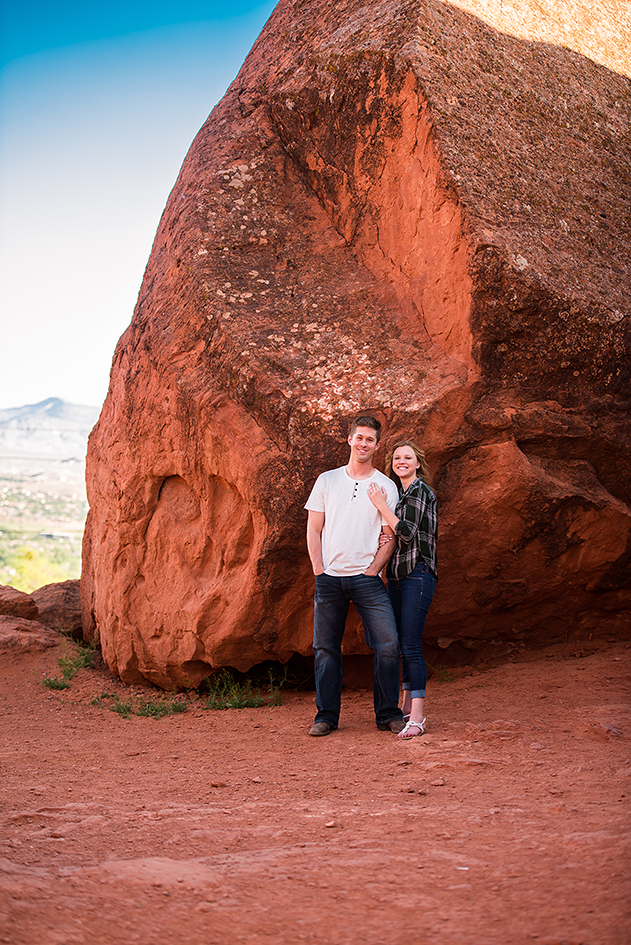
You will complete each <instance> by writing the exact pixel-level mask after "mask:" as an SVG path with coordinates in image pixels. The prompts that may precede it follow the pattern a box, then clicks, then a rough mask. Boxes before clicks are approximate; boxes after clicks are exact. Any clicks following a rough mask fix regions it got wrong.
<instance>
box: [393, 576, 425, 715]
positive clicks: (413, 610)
mask: <svg viewBox="0 0 631 945" xmlns="http://www.w3.org/2000/svg"><path fill="white" fill-rule="evenodd" d="M436 581H437V579H436V576H435V575H434V574H432V572H431V571H430V570H429V568H428V567H427V565H426V564H425V563H424V562H423V561H419V563H418V564H417V565H416V567H415V568H414V570H413V571H411V572H410V573H409V574H408V576H407V577H405V578H403V580H401V581H398V580H394V579H392V578H388V596H389V597H390V601H391V603H392V609H393V610H394V616H395V620H396V622H397V630H398V631H399V642H400V644H401V664H402V668H403V688H404V689H409V690H410V698H412V699H424V698H425V687H426V685H427V665H426V663H425V657H424V656H423V630H424V628H425V620H426V618H427V612H428V611H429V607H430V604H431V602H432V598H433V596H434V594H435V592H436Z"/></svg>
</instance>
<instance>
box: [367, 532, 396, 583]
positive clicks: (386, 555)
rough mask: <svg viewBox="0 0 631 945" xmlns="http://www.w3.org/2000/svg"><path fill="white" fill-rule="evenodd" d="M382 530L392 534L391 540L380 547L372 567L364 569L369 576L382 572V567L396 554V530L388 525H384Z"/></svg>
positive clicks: (386, 533)
mask: <svg viewBox="0 0 631 945" xmlns="http://www.w3.org/2000/svg"><path fill="white" fill-rule="evenodd" d="M381 531H382V532H383V533H384V534H385V535H389V536H390V541H387V542H386V543H385V545H382V546H381V548H379V550H378V552H377V554H376V555H375V557H374V558H373V559H372V562H371V564H370V567H369V568H366V570H365V571H364V574H367V575H368V576H369V577H376V575H378V574H379V573H380V572H381V570H382V568H383V567H384V566H385V565H386V564H387V563H388V561H389V560H390V558H391V557H392V555H393V554H394V549H395V546H396V541H395V540H394V532H393V531H392V529H391V528H390V527H389V526H388V525H382V526H381Z"/></svg>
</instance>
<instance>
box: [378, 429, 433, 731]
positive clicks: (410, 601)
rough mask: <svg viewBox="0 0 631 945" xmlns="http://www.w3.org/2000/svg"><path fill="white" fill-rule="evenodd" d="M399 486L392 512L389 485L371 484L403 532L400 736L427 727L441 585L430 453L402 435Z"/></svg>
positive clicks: (396, 576)
mask: <svg viewBox="0 0 631 945" xmlns="http://www.w3.org/2000/svg"><path fill="white" fill-rule="evenodd" d="M386 471H387V472H388V474H389V475H390V478H391V479H392V480H394V482H395V483H396V485H397V486H398V488H399V501H398V503H397V506H396V509H395V511H394V512H392V511H391V510H390V509H389V508H388V505H387V502H386V494H385V492H384V490H383V489H382V488H381V487H380V486H378V485H377V484H376V483H371V485H370V486H369V487H368V490H367V492H368V495H369V497H370V501H371V502H372V503H373V505H374V506H375V507H376V508H377V509H379V511H380V512H381V514H382V516H383V518H384V519H385V521H386V522H387V524H388V525H390V527H391V528H392V529H393V530H394V533H395V536H396V537H397V538H398V543H397V548H396V550H395V552H394V554H393V556H392V557H391V558H390V561H389V562H388V570H387V576H388V594H389V596H390V600H391V602H392V607H393V609H394V615H395V617H396V621H397V627H398V630H399V640H400V643H401V660H402V664H403V707H402V708H403V717H404V719H407V722H406V725H405V728H404V729H403V730H402V731H401V732H400V733H399V735H398V736H397V737H398V738H414V737H415V736H416V735H423V734H424V732H425V722H426V719H425V715H424V701H425V686H426V683H427V666H426V664H425V658H424V657H423V646H422V639H423V628H424V627H425V619H426V617H427V612H428V610H429V606H430V604H431V602H432V598H433V596H434V592H435V591H436V582H437V580H438V577H437V573H436V538H437V529H438V509H437V503H436V496H435V495H434V493H433V492H432V490H431V489H430V487H429V485H428V482H427V480H428V471H427V466H426V464H425V454H424V452H423V450H422V449H420V448H419V447H418V446H417V445H416V444H415V443H414V442H413V441H412V440H400V441H399V442H398V443H395V445H394V447H393V448H392V450H391V451H390V453H389V454H388V461H387V470H386Z"/></svg>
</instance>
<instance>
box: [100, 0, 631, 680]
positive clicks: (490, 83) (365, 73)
mask: <svg viewBox="0 0 631 945" xmlns="http://www.w3.org/2000/svg"><path fill="white" fill-rule="evenodd" d="M466 6H467V10H466V11H465V10H463V9H460V8H459V7H458V6H456V5H454V4H452V3H447V2H445V3H442V2H438V0H422V2H421V0H407V2H404V0H398V2H397V0H372V2H365V0H363V2H362V0H336V2H335V3H332V2H331V0H309V2H305V0H281V2H280V3H279V5H278V7H277V8H276V10H275V12H274V14H273V15H272V17H271V19H270V21H269V23H268V24H267V26H266V28H265V29H264V30H263V32H262V34H261V36H260V37H259V39H258V40H257V42H256V44H255V45H254V47H253V49H252V51H251V53H250V55H249V57H248V59H247V60H246V62H245V64H244V66H243V68H242V70H241V72H240V73H239V75H238V76H237V78H236V79H235V81H234V83H233V84H232V86H231V87H230V89H229V90H228V92H227V93H226V95H225V97H224V99H223V100H222V102H221V103H220V104H219V105H218V106H217V107H216V108H215V109H214V111H213V112H212V114H211V116H210V118H209V119H208V121H207V122H206V124H205V125H204V127H203V128H202V129H201V131H200V132H199V135H198V136H197V138H196V139H195V141H194V143H193V145H192V147H191V149H190V151H189V154H188V155H187V157H186V160H185V162H184V164H183V167H182V171H181V173H180V176H179V178H178V181H177V183H176V185H175V187H174V189H173V192H172V193H171V195H170V197H169V201H168V203H167V206H166V209H165V212H164V215H163V218H162V221H161V223H160V227H159V229H158V233H157V235H156V239H155V243H154V247H153V251H152V254H151V258H150V260H149V263H148V266H147V271H146V274H145V279H144V282H143V285H142V288H141V291H140V295H139V299H138V304H137V307H136V311H135V314H134V318H133V321H132V323H131V325H130V327H129V329H128V330H127V332H126V333H125V334H124V335H123V337H122V338H121V341H120V343H119V345H118V348H117V350H116V354H115V357H114V363H113V368H112V375H111V385H110V390H109V393H108V397H107V400H106V403H105V406H104V408H103V412H102V414H101V417H100V420H99V422H98V424H97V426H96V428H95V430H94V431H93V433H92V436H91V439H90V444H89V449H88V463H87V483H88V497H89V502H90V506H91V511H90V515H89V518H88V523H87V527H86V533H85V540H84V561H83V577H82V602H83V620H84V630H85V632H86V634H87V635H88V636H91V637H99V638H100V641H101V644H102V647H103V654H104V657H105V659H106V662H107V663H108V665H109V666H110V668H111V669H112V670H114V671H115V672H117V673H118V674H119V675H120V676H121V678H122V679H123V680H126V681H128V682H141V681H143V680H148V681H151V682H153V683H156V684H157V685H160V686H164V687H170V686H177V685H188V684H193V685H195V684H197V683H198V682H199V681H200V679H201V678H203V676H204V675H206V674H207V673H208V672H209V671H210V670H211V669H214V668H217V667H220V666H226V665H231V666H234V667H237V668H239V669H246V668H247V667H249V666H251V665H253V664H255V663H257V662H260V661H263V660H266V659H279V660H287V659H288V658H289V657H290V656H291V655H292V654H293V653H302V654H307V653H309V652H310V643H311V621H312V609H311V595H312V587H313V579H312V575H311V569H310V566H309V562H308V558H307V554H306V547H305V539H304V529H305V518H306V516H305V513H304V512H303V503H304V501H305V498H306V496H307V494H308V492H309V489H310V488H311V485H312V484H313V481H314V480H315V478H316V476H317V475H318V473H320V472H321V471H322V470H324V469H327V468H330V467H333V466H336V465H340V464H342V463H344V462H345V461H346V458H347V455H348V453H347V446H346V434H347V431H348V424H349V419H350V418H351V417H352V415H353V414H355V413H357V412H359V411H360V410H361V411H365V410H372V411H374V412H375V413H376V414H377V415H379V416H380V417H381V419H382V421H383V423H384V428H385V440H386V441H388V440H392V439H393V438H395V437H398V436H400V435H402V434H406V435H410V434H413V435H414V436H415V437H416V438H418V439H419V440H420V441H421V442H422V443H423V444H424V446H425V449H426V451H427V455H428V460H429V465H430V469H431V471H432V474H433V478H434V485H435V488H436V491H437V494H438V498H439V504H440V513H441V532H440V548H439V568H440V581H439V588H438V592H437V595H436V598H435V601H434V604H433V607H432V611H431V613H430V620H429V621H428V626H427V630H426V635H427V638H428V639H429V640H430V641H431V640H434V641H438V643H439V644H440V645H441V646H443V647H448V646H449V645H451V641H457V643H456V644H454V645H465V646H467V647H475V646H476V645H478V642H479V641H483V640H484V641H492V640H495V639H498V638H502V639H504V640H506V639H508V640H510V641H512V642H514V643H515V645H520V644H521V645H523V644H524V642H527V641H529V640H543V639H558V638H559V637H562V638H563V637H565V638H567V637H568V635H572V639H574V638H576V639H578V638H580V636H581V635H587V636H588V635H589V634H598V633H603V632H604V633H623V632H625V631H626V632H628V629H629V623H630V620H629V617H630V610H631V585H630V583H629V564H630V560H631V512H630V509H629V497H630V495H631V481H630V480H631V463H630V462H629V446H630V442H631V425H630V421H629V412H628V411H629V379H630V378H629V374H630V370H631V359H630V357H629V355H630V354H631V333H630V328H629V325H630V310H629V301H628V299H629V284H630V281H631V280H630V275H631V261H630V256H629V252H628V247H629V242H630V238H631V222H630V221H631V145H630V138H629V122H630V116H631V108H630V104H631V95H630V82H629V78H628V76H627V75H625V74H622V72H623V65H621V64H620V62H618V59H616V57H615V56H614V57H613V59H612V62H611V64H610V66H609V67H607V65H603V64H602V62H603V60H602V59H601V60H600V62H595V61H593V60H592V59H590V58H588V56H587V55H585V54H584V53H585V52H587V53H589V50H583V52H581V50H582V48H583V47H582V46H581V45H580V36H579V37H578V38H575V42H574V48H573V49H570V48H565V47H564V46H562V45H555V44H553V43H546V42H542V41H540V39H537V37H536V35H528V36H527V37H526V38H524V36H516V35H511V30H510V29H509V26H510V24H509V22H508V20H506V10H507V8H509V7H510V4H504V5H502V4H500V3H499V0H497V2H495V3H494V2H483V0H480V2H479V4H478V3H476V2H475V0H471V2H468V3H467V4H466ZM516 6H518V5H516V4H514V5H513V7H516ZM521 6H522V7H523V6H524V4H522V5H521ZM526 6H527V5H526ZM540 6H541V4H538V5H537V7H538V8H539V7H540ZM583 8H584V10H585V11H586V13H587V11H588V10H590V9H591V8H590V6H589V5H588V4H587V3H585V4H581V3H577V2H568V3H566V4H564V3H556V4H554V5H553V7H551V10H552V12H550V15H549V17H548V19H547V20H546V19H545V17H544V19H543V21H542V22H544V23H547V24H548V25H549V24H550V23H552V22H553V17H554V16H556V17H557V20H556V21H555V22H557V23H561V22H567V21H568V18H569V19H571V16H570V14H571V15H572V16H573V15H575V14H576V13H577V11H578V12H580V10H582V9H583ZM511 9H512V7H511ZM501 11H503V13H502V15H503V16H504V21H503V22H502V24H499V25H497V24H496V25H493V16H494V15H497V16H499V12H501ZM476 14H478V15H476ZM482 16H484V19H482ZM513 32H515V31H513ZM552 32H553V33H554V31H552ZM556 41H557V40H555V42H556ZM591 42H592V44H593V43H594V35H593V31H592V33H591ZM570 45H571V44H570ZM596 45H597V43H596ZM603 45H605V44H604V43H603ZM628 48H629V47H628V44H627V46H626V47H625V46H624V44H623V45H622V46H621V47H616V49H617V50H618V52H620V50H623V52H620V56H621V57H622V60H624V56H625V55H628V52H626V53H625V52H624V50H625V49H626V50H627V51H628ZM620 56H619V57H618V58H620ZM614 60H615V62H614ZM627 67H628V62H627V61H626V60H624V68H625V69H627ZM345 647H346V651H347V652H348V653H356V654H361V653H366V652H367V650H366V648H365V645H364V643H363V640H362V634H361V627H360V626H359V624H358V621H357V619H356V618H349V624H348V627H347V634H346V639H345Z"/></svg>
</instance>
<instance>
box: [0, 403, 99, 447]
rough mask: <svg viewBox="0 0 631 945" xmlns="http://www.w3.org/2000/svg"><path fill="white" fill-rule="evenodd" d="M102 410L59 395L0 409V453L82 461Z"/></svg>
mask: <svg viewBox="0 0 631 945" xmlns="http://www.w3.org/2000/svg"><path fill="white" fill-rule="evenodd" d="M99 413H100V408H99V407H87V406H81V405H77V404H71V403H68V401H66V400H61V399H60V398H59V397H49V398H48V399H47V400H42V401H41V402H40V403H38V404H27V405H25V406H24V407H11V408H9V409H7V410H0V456H5V457H15V458H25V457H34V458H35V457H37V458H41V459H81V460H83V459H84V458H85V452H86V446H87V442H88V436H89V435H90V431H91V429H92V427H93V426H94V424H95V423H96V421H97V420H98V417H99Z"/></svg>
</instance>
